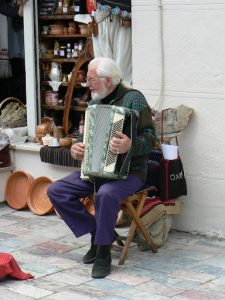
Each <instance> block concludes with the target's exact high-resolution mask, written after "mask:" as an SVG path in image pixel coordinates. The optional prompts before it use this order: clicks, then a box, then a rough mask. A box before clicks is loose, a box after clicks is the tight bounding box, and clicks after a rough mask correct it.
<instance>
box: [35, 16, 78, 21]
mask: <svg viewBox="0 0 225 300" xmlns="http://www.w3.org/2000/svg"><path fill="white" fill-rule="evenodd" d="M39 19H40V20H45V21H47V20H74V15H66V14H65V15H49V16H39Z"/></svg>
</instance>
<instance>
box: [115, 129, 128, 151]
mask: <svg viewBox="0 0 225 300" xmlns="http://www.w3.org/2000/svg"><path fill="white" fill-rule="evenodd" d="M116 135H117V137H113V138H112V140H111V141H110V151H111V152H112V153H115V154H123V153H127V152H128V151H129V149H130V147H131V139H130V138H129V137H128V136H127V135H126V134H123V133H122V132H121V131H117V132H116Z"/></svg>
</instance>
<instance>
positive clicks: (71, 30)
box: [68, 22, 76, 34]
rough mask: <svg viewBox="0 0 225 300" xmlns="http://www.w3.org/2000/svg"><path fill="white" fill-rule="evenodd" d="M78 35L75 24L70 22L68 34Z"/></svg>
mask: <svg viewBox="0 0 225 300" xmlns="http://www.w3.org/2000/svg"><path fill="white" fill-rule="evenodd" d="M75 33H76V24H75V23H74V22H69V27H68V34H75Z"/></svg>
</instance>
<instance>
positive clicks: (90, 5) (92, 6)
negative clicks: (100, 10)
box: [86, 0, 96, 14]
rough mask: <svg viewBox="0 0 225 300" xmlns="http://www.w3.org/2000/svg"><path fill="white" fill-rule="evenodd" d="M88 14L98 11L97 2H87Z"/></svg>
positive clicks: (93, 0)
mask: <svg viewBox="0 0 225 300" xmlns="http://www.w3.org/2000/svg"><path fill="white" fill-rule="evenodd" d="M86 4H87V12H88V13H89V14H90V13H92V11H93V10H96V3H95V0H86Z"/></svg>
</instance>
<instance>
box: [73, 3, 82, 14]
mask: <svg viewBox="0 0 225 300" xmlns="http://www.w3.org/2000/svg"><path fill="white" fill-rule="evenodd" d="M73 6H74V13H75V15H77V14H80V13H81V0H74V1H73Z"/></svg>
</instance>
